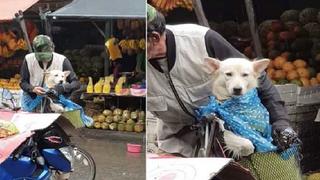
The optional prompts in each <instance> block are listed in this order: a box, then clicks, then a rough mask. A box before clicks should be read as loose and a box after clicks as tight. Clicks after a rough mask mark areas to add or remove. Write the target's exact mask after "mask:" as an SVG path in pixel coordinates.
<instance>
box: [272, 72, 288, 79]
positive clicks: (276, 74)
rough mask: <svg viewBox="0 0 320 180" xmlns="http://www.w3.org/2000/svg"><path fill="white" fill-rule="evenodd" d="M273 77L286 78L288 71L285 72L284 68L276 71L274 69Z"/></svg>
mask: <svg viewBox="0 0 320 180" xmlns="http://www.w3.org/2000/svg"><path fill="white" fill-rule="evenodd" d="M273 78H274V79H275V80H280V79H285V78H286V72H284V71H282V70H276V71H274V76H273Z"/></svg>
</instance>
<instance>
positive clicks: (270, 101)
mask: <svg viewBox="0 0 320 180" xmlns="http://www.w3.org/2000/svg"><path fill="white" fill-rule="evenodd" d="M205 42H206V48H207V51H208V54H209V56H210V57H215V58H218V59H220V60H223V59H226V58H231V57H245V56H244V55H243V54H241V53H240V52H239V51H238V50H236V49H235V48H234V47H233V46H232V45H231V44H230V43H229V42H227V41H226V40H225V39H224V38H223V37H222V36H221V35H219V34H218V33H217V32H215V31H213V30H209V31H208V32H207V34H206V36H205ZM258 93H259V97H260V99H261V102H262V104H263V105H264V106H265V107H266V108H267V110H268V112H269V114H270V123H271V124H272V127H273V128H274V129H284V128H286V127H288V126H289V116H288V113H287V110H286V108H285V107H284V102H283V101H282V100H281V98H280V95H279V93H278V91H277V89H276V88H275V86H274V85H273V84H272V83H271V81H270V80H269V78H268V77H267V75H266V73H265V72H264V73H263V74H262V75H261V76H260V78H259V88H258Z"/></svg>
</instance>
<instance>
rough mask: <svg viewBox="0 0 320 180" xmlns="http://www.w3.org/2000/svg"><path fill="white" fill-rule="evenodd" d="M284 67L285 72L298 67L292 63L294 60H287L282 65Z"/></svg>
mask: <svg viewBox="0 0 320 180" xmlns="http://www.w3.org/2000/svg"><path fill="white" fill-rule="evenodd" d="M282 69H283V70H284V71H285V72H289V71H293V70H294V69H296V67H295V66H294V65H293V64H292V62H285V63H284V64H283V66H282Z"/></svg>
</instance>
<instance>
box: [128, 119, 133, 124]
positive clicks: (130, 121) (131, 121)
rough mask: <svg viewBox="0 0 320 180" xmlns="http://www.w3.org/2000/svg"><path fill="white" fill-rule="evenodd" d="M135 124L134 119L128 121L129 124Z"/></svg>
mask: <svg viewBox="0 0 320 180" xmlns="http://www.w3.org/2000/svg"><path fill="white" fill-rule="evenodd" d="M134 123H135V122H134V120H132V119H128V121H127V124H134Z"/></svg>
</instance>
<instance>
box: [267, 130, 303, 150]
mask: <svg viewBox="0 0 320 180" xmlns="http://www.w3.org/2000/svg"><path fill="white" fill-rule="evenodd" d="M273 140H274V142H275V145H277V146H278V148H279V149H280V150H281V151H284V150H286V149H288V148H290V147H293V146H301V145H302V142H301V140H300V139H299V138H298V134H297V133H296V132H295V131H294V130H293V129H292V128H286V129H284V130H273Z"/></svg>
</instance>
